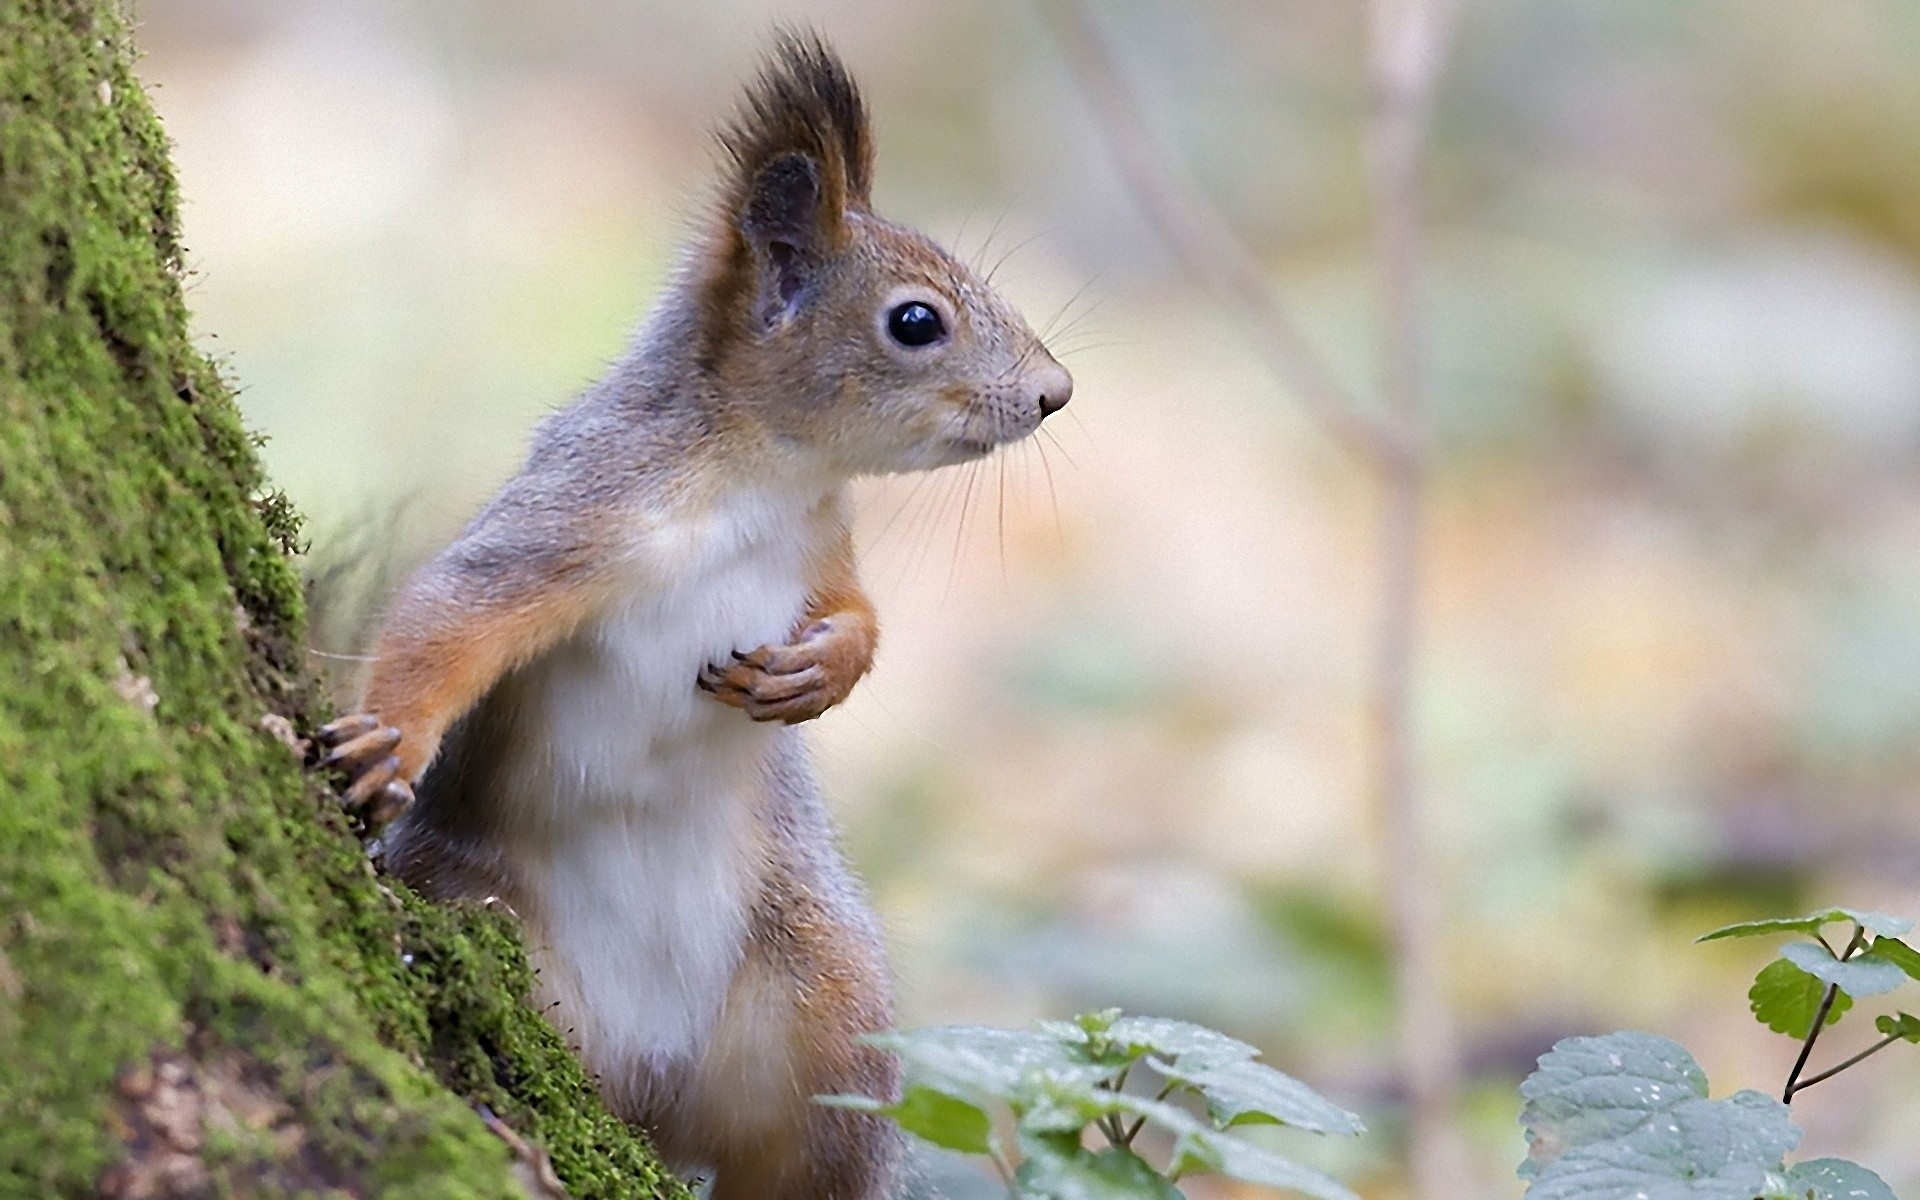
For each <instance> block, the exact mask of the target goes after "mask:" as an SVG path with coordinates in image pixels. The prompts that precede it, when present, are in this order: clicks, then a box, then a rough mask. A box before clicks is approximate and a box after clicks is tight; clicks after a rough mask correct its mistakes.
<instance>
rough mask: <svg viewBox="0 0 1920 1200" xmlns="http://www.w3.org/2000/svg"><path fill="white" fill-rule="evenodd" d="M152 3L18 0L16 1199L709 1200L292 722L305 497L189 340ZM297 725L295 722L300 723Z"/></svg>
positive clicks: (507, 959) (9, 292) (7, 566)
mask: <svg viewBox="0 0 1920 1200" xmlns="http://www.w3.org/2000/svg"><path fill="white" fill-rule="evenodd" d="M130 63H131V49H130V46H129V44H128V40H127V21H126V19H125V17H124V15H123V14H122V13H121V11H120V10H119V6H118V4H117V3H116V2H115V0H0V1196H3V1197H8V1198H11V1197H15V1196H21V1197H27V1196H31V1197H36V1198H38V1197H49V1196H75V1197H77V1196H92V1195H96V1194H102V1193H104V1194H109V1195H121V1196H164V1195H196V1196H199V1195H204V1196H249V1197H252V1196H273V1195H295V1194H346V1195H352V1196H395V1197H400V1196H405V1197H448V1198H452V1197H481V1196H486V1197H509V1196H514V1195H516V1194H518V1185H517V1184H516V1183H515V1175H514V1172H513V1170H512V1163H511V1156H510V1154H509V1152H508V1150H507V1148H506V1143H504V1142H503V1141H502V1140H501V1139H500V1138H498V1137H496V1136H494V1135H493V1134H492V1133H490V1132H488V1130H487V1129H486V1127H485V1126H484V1125H483V1123H482V1121H481V1119H480V1117H479V1116H477V1115H476V1113H475V1110H474V1109H475V1105H476V1104H485V1105H487V1106H489V1107H491V1109H492V1110H493V1111H494V1112H496V1113H498V1114H499V1115H500V1117H502V1118H504V1119H505V1120H506V1121H507V1122H508V1124H510V1125H511V1126H512V1127H513V1128H515V1129H517V1130H519V1131H520V1132H521V1133H523V1134H525V1135H527V1136H528V1137H530V1138H531V1139H533V1140H534V1141H536V1142H537V1143H539V1144H541V1145H544V1146H545V1147H546V1148H547V1149H548V1150H549V1151H550V1152H551V1154H552V1157H553V1162H554V1166H555V1167H556V1168H557V1170H558V1172H559V1174H560V1176H561V1177H562V1178H563V1179H564V1181H565V1183H566V1185H567V1187H568V1189H569V1191H570V1192H571V1194H572V1195H574V1196H575V1197H581V1198H584V1197H590V1196H607V1197H613V1196H622V1197H652V1196H662V1195H669V1194H671V1195H680V1194H683V1193H682V1192H681V1191H680V1189H679V1187H678V1185H677V1184H674V1183H671V1182H670V1181H666V1180H664V1177H663V1176H662V1174H661V1173H660V1171H659V1169H658V1168H657V1167H656V1166H655V1165H654V1161H653V1159H652V1158H651V1157H650V1156H649V1154H648V1152H647V1150H646V1147H645V1145H644V1143H642V1142H640V1141H639V1140H637V1139H636V1138H635V1137H634V1136H633V1135H632V1134H631V1133H630V1132H629V1131H628V1130H627V1129H626V1128H625V1127H624V1126H622V1125H621V1124H620V1123H619V1122H617V1121H615V1120H613V1119H612V1118H611V1117H609V1116H608V1115H607V1114H606V1113H605V1111H604V1110H603V1109H601V1108H600V1106H599V1104H598V1102H597V1101H596V1100H595V1099H594V1098H593V1095H592V1090H591V1088H590V1087H589V1086H588V1084H587V1082H586V1080H585V1079H584V1078H583V1077H582V1075H581V1072H580V1070H579V1068H578V1067H577V1066H576V1065H575V1064H574V1062H573V1061H572V1059H571V1058H570V1057H569V1056H568V1055H567V1054H566V1053H565V1050H564V1048H563V1046H562V1045H561V1043H560V1041H559V1040H558V1039H557V1038H556V1037H555V1036H554V1035H553V1033H552V1032H551V1031H550V1030H548V1029H547V1027H546V1026H545V1025H544V1024H543V1023H542V1022H541V1021H540V1020H539V1019H538V1017H537V1016H536V1014H534V1013H533V1012H532V1011H530V1010H529V1009H528V1008H527V1007H526V1005H525V1004H524V1003H522V1002H521V997H522V996H524V995H525V993H526V990H527V983H528V976H527V969H526V966H525V963H524V960H523V959H522V957H521V955H520V952H519V949H518V946H517V943H516V941H515V938H514V934H513V932H512V929H511V927H510V926H509V924H508V923H507V922H506V921H505V920H504V919H503V918H500V917H497V916H495V915H493V914H489V913H484V912H467V911H449V910H444V909H438V908H435V907H433V906H429V905H426V904H423V903H421V902H420V901H419V900H417V899H416V898H414V897H411V896H409V895H406V894H405V893H404V892H402V891H400V890H399V889H397V887H396V888H394V889H392V890H390V889H389V888H388V887H386V886H383V885H382V883H381V882H380V881H378V880H376V879H375V878H374V876H373V875H372V873H371V871H370V870H369V869H368V867H367V865H366V860H365V857H364V855H363V854H362V853H361V851H360V849H359V847H358V845H357V844H356V843H355V841H354V840H353V838H352V836H351V835H350V834H349V832H348V831H347V829H346V828H345V826H344V824H343V823H342V821H341V820H340V819H339V817H338V815H337V813H336V811H335V809H334V808H333V806H332V804H331V802H330V800H329V798H328V796H327V794H326V791H325V789H324V787H323V786H322V785H321V784H320V782H319V781H317V780H315V779H313V778H312V777H311V776H309V775H306V774H304V773H303V772H302V771H301V769H300V766H299V762H298V760H297V758H296V756H295V754H294V752H293V751H292V750H291V749H290V748H289V746H288V745H287V744H286V742H285V740H283V737H281V736H276V734H275V733H274V729H275V727H276V726H278V728H279V729H280V730H281V732H282V734H285V733H286V732H287V731H288V730H289V729H290V730H294V731H305V730H308V729H310V728H311V726H312V723H313V722H314V720H315V719H316V718H318V717H319V716H320V715H321V713H320V712H319V704H320V701H319V698H318V691H317V689H315V688H314V687H313V685H312V683H311V682H310V680H309V678H308V676H307V674H306V672H305V668H304V666H303V664H302V658H301V654H300V652H299V647H300V644H301V636H302V631H301V604H300V594H299V589H298V586H297V582H296V578H295V574H294V571H293V570H292V568H291V566H290V565H289V561H288V551H289V543H290V542H291V541H292V539H293V537H294V534H295V531H294V529H293V527H292V520H291V515H290V513H289V511H288V509H287V506H286V505H285V503H284V502H283V501H280V500H276V499H275V498H274V497H272V496H271V495H270V494H269V493H267V492H266V491H265V482H264V480H263V479H262V477H261V474H260V471H259V468H258V466H257V464H256V462H255V458H254V455H253V447H252V445H251V444H250V442H249V439H248V437H247V434H246V432H245V431H244V429H243V428H242V426H241V423H240V420H239V417H238V415H237V413H236V411H235V409H234V405H233V402H232V399H231V397H230V395H229V393H228V391H227V389H226V387H225V386H224V385H223V384H222V382H221V380H220V379H219V377H218V376H217V375H216V374H215V373H214V371H213V370H211V369H210V368H209V366H208V365H207V363H206V362H205V361H204V360H203V359H202V358H201V357H200V356H199V355H198V354H196V353H195V352H194V350H193V348H192V346H191V345H190V344H189V342H188V340H187V336H186V319H185V309H184V306H183V302H182V299H181V292H180V286H179V281H178V268H179V263H178V246H177V242H176V232H175V195H174V184H173V180H172V175H171V173H170V171H169V168H168V163H167V146H166V141H165V139H164V137H163V135H162V134H161V132H160V129H159V126H158V124H157V123H156V121H155V119H154V116H153V113H152V112H151V110H150V109H149V108H148V106H147V103H146V100H145V98H144V96H143V95H142V94H141V91H140V87H139V84H138V82H137V81H136V79H135V77H134V75H133V72H132V70H131V66H130ZM274 718H284V719H285V722H286V723H285V724H282V723H280V722H279V721H277V720H275V719H274Z"/></svg>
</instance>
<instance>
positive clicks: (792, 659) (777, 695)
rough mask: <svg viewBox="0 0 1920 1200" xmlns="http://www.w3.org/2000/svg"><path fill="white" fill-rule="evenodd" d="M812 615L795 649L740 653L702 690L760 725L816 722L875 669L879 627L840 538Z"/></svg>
mask: <svg viewBox="0 0 1920 1200" xmlns="http://www.w3.org/2000/svg"><path fill="white" fill-rule="evenodd" d="M815 574H816V578H815V579H814V581H813V586H812V588H811V590H810V592H809V594H808V601H807V611H806V613H805V615H804V616H802V617H801V618H800V621H799V623H798V625H797V626H796V627H795V629H794V631H793V634H792V636H791V638H790V639H789V641H788V642H787V643H786V644H785V645H782V646H761V647H759V648H757V649H754V650H748V651H736V652H735V653H734V656H733V661H732V662H729V663H713V664H711V665H709V666H708V667H707V669H706V670H704V671H702V672H701V673H700V678H699V681H698V682H699V685H700V686H701V687H702V688H703V689H705V690H706V691H709V692H711V693H713V695H714V698H715V699H717V700H719V701H720V702H721V703H723V704H729V705H732V706H733V707H734V708H738V709H741V710H743V711H745V712H746V714H747V715H748V716H750V717H752V718H753V719H754V720H756V721H780V722H782V723H784V724H787V725H794V724H798V723H799V722H801V721H810V720H812V719H813V718H815V717H817V716H819V715H820V714H821V713H823V712H826V711H827V710H828V709H829V708H832V707H833V706H834V705H836V704H838V703H840V702H841V701H842V700H845V699H846V698H847V695H848V693H850V692H852V691H853V685H854V684H856V683H858V682H860V679H861V677H862V676H864V675H865V674H866V673H867V671H868V670H869V669H870V668H871V667H872V666H873V654H874V650H875V649H876V648H877V647H878V646H879V643H880V622H879V620H878V618H877V617H876V616H875V614H874V611H873V601H871V600H869V599H867V594H866V593H865V592H863V591H861V590H860V580H859V578H858V577H857V576H856V575H855V573H854V561H853V537H852V535H851V534H850V533H849V532H848V531H847V530H846V529H844V528H842V529H841V530H839V532H838V536H837V537H836V538H835V539H834V542H833V545H832V548H831V549H830V551H829V552H828V553H827V554H825V555H823V556H822V557H821V559H820V561H819V563H818V564H817V566H816V568H815Z"/></svg>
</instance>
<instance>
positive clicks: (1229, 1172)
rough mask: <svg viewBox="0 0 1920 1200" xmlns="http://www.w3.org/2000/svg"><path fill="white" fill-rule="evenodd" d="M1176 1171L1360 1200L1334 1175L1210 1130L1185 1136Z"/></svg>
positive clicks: (1323, 1199)
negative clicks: (1211, 1173) (1221, 1176)
mask: <svg viewBox="0 0 1920 1200" xmlns="http://www.w3.org/2000/svg"><path fill="white" fill-rule="evenodd" d="M1174 1169H1175V1170H1176V1171H1179V1172H1182V1173H1184V1172H1188V1171H1211V1172H1213V1173H1215V1174H1218V1175H1225V1176H1227V1177H1229V1178H1231V1179H1238V1180H1241V1181H1242V1182H1245V1183H1253V1184H1258V1185H1260V1186H1262V1187H1272V1188H1285V1189H1286V1190H1287V1191H1290V1192H1299V1193H1301V1194H1303V1195H1307V1196H1314V1197H1317V1198H1318V1200H1359V1198H1358V1197H1357V1196H1355V1195H1354V1194H1353V1192H1351V1191H1349V1190H1348V1189H1347V1188H1346V1186H1345V1185H1343V1184H1342V1183H1341V1182H1340V1181H1339V1180H1337V1179H1335V1178H1333V1177H1332V1176H1330V1175H1326V1174H1323V1173H1322V1172H1319V1171H1316V1170H1314V1169H1313V1168H1312V1167H1305V1166H1302V1165H1300V1164H1299V1163H1297V1162H1294V1161H1293V1160H1291V1159H1288V1158H1282V1157H1281V1156H1280V1155H1278V1154H1275V1153H1273V1152H1272V1151H1269V1150H1266V1149H1263V1148H1262V1147H1259V1146H1255V1145H1253V1144H1251V1143H1249V1142H1243V1141H1241V1140H1240V1139H1238V1138H1230V1137H1225V1136H1223V1135H1220V1134H1217V1133H1213V1132H1212V1131H1210V1130H1205V1129H1204V1127H1203V1129H1202V1131H1201V1132H1198V1133H1194V1134H1191V1135H1188V1136H1184V1137H1182V1138H1181V1139H1180V1141H1179V1142H1178V1143H1177V1144H1176V1145H1175V1147H1174Z"/></svg>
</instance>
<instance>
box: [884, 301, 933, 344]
mask: <svg viewBox="0 0 1920 1200" xmlns="http://www.w3.org/2000/svg"><path fill="white" fill-rule="evenodd" d="M887 332H888V333H890V334H892V335H893V340H894V341H896V342H899V343H900V344H901V345H902V346H928V345H931V344H933V343H934V342H937V341H939V340H940V338H941V337H942V336H943V335H944V334H945V333H946V332H947V326H946V323H945V322H943V321H941V320H940V314H939V313H937V312H935V311H933V309H931V308H929V307H928V306H927V305H924V304H922V303H920V302H919V301H918V300H909V301H907V302H906V303H905V304H901V305H898V306H896V307H895V308H894V310H893V311H892V312H890V313H888V314H887Z"/></svg>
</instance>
